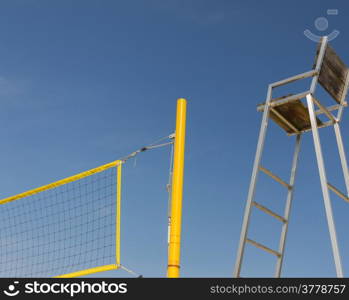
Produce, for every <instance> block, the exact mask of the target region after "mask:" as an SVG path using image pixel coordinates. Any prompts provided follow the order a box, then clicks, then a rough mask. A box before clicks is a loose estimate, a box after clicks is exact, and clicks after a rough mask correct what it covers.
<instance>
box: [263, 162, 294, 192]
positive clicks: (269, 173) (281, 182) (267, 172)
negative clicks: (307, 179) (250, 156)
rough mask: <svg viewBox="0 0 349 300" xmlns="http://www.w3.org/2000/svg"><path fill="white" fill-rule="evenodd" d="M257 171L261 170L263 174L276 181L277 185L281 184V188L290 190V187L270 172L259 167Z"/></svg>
mask: <svg viewBox="0 0 349 300" xmlns="http://www.w3.org/2000/svg"><path fill="white" fill-rule="evenodd" d="M259 170H261V171H262V172H264V173H265V174H267V175H269V176H270V177H271V178H273V179H274V180H275V181H277V182H278V183H280V184H282V185H283V186H285V187H287V188H288V189H291V188H292V187H291V186H290V185H289V184H288V183H287V182H285V181H283V180H282V179H281V178H280V177H278V176H276V175H274V174H273V173H272V172H270V171H269V170H268V169H266V168H264V167H262V166H259Z"/></svg>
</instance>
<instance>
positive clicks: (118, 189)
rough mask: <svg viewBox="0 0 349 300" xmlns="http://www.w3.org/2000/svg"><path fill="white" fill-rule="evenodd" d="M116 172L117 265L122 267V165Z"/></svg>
mask: <svg viewBox="0 0 349 300" xmlns="http://www.w3.org/2000/svg"><path fill="white" fill-rule="evenodd" d="M116 168H117V172H116V176H117V179H116V230H115V233H116V237H115V238H116V240H115V241H116V265H117V266H118V267H120V239H121V238H120V234H121V231H120V223H121V172H122V171H121V170H122V169H121V168H122V163H120V164H119V165H118V166H117V167H116Z"/></svg>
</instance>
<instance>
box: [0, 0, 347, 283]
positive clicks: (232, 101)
mask: <svg viewBox="0 0 349 300" xmlns="http://www.w3.org/2000/svg"><path fill="white" fill-rule="evenodd" d="M328 8H337V9H338V10H339V14H338V16H328V17H327V18H328V20H329V28H328V30H327V31H325V32H319V31H317V29H316V28H315V27H314V20H315V19H316V18H317V17H320V16H326V10H327V9H328ZM348 11H349V5H348V4H347V3H346V2H344V1H331V2H329V1H307V2H306V3H305V2H304V1H298V2H297V1H293V2H287V3H286V2H280V1H263V3H262V1H223V0H215V1H208V0H203V1H198V0H186V1H184V0H172V1H169V0H149V1H140V0H137V1H136V0H129V1H107V0H104V1H87V0H85V1H39V0H37V1H34V0H26V1H24V0H22V1H19V0H12V1H2V2H1V4H0V33H1V43H0V57H1V58H2V59H0V99H1V103H2V105H1V110H0V120H1V123H2V126H0V137H1V140H2V144H1V145H2V147H1V156H0V166H1V170H2V172H0V181H1V192H0V195H1V196H3V197H5V196H9V195H12V194H15V193H18V192H22V191H25V190H27V189H30V188H33V187H37V186H40V185H43V184H46V183H49V182H51V181H53V180H57V179H60V178H63V177H66V176H69V175H72V174H74V173H77V172H80V171H84V170H87V169H89V168H92V167H95V166H98V165H99V164H103V163H106V162H109V161H112V160H115V159H118V158H120V157H123V156H125V155H127V154H129V153H130V152H132V151H134V150H136V149H138V148H140V147H142V146H143V145H146V144H148V143H150V142H152V141H154V140H156V139H158V138H160V137H162V136H166V135H168V134H170V133H172V132H173V130H174V122H175V106H176V99H177V98H179V97H185V98H187V99H188V124H187V128H188V131H187V147H186V168H185V187H184V200H183V201H184V207H183V209H184V211H183V243H182V268H181V271H182V276H185V277H227V276H231V275H232V270H233V266H234V263H235V256H236V250H237V245H238V239H239V235H240V229H241V223H242V215H243V209H244V206H245V201H246V196H247V190H248V185H249V180H250V175H251V171H252V163H253V158H254V154H255V149H256V143H257V136H258V131H259V126H260V119H261V115H260V114H259V113H257V112H256V105H257V104H258V103H261V102H263V101H264V99H265V96H266V89H267V84H268V83H270V82H273V81H276V80H279V79H283V78H285V77H289V76H291V75H294V74H298V73H301V72H305V71H308V70H310V69H311V67H312V63H313V59H314V53H315V47H316V44H315V43H314V42H312V41H310V40H309V39H307V38H306V37H305V36H304V35H303V31H304V30H305V29H310V30H312V31H313V32H314V33H316V34H324V33H326V34H327V33H330V32H331V31H332V30H334V29H337V30H339V31H340V35H339V36H338V37H337V38H336V39H335V40H334V41H333V42H332V45H333V46H334V47H335V48H336V50H337V52H338V53H339V54H340V55H341V57H342V58H343V60H344V61H346V62H349V52H348V46H347V45H348V41H349V39H348V38H347V36H348V34H349V32H347V28H348V18H347V12H348ZM348 119H349V118H347V112H346V111H345V112H344V119H343V122H342V134H343V138H344V143H345V146H346V147H347V149H348V147H349V143H348V138H349V130H347V129H348V122H349V121H348ZM269 129H270V130H269V132H268V137H267V145H266V148H265V152H264V153H265V155H264V157H263V165H265V166H266V167H267V168H268V169H271V170H272V171H274V172H275V173H276V174H278V175H280V176H281V177H283V178H288V176H289V168H290V164H291V156H292V151H293V148H292V147H293V143H294V139H293V138H291V137H288V136H286V135H285V134H284V133H283V132H282V131H281V130H280V129H279V128H278V127H277V126H275V125H274V124H272V123H271V124H270V127H269ZM320 133H321V138H322V144H323V150H324V154H325V156H326V160H325V162H326V166H327V169H328V178H329V181H330V182H333V184H334V185H336V186H338V187H339V188H340V189H341V190H343V191H344V181H343V178H342V173H341V168H340V164H339V158H338V154H337V152H336V148H335V146H336V145H335V138H334V135H333V130H331V129H330V128H329V129H322V130H321V131H320ZM168 166H169V149H166V148H164V149H156V150H153V151H151V152H148V153H144V154H142V155H141V156H139V157H138V159H137V163H136V166H134V163H133V162H132V161H130V162H129V163H128V164H127V165H125V168H124V185H123V207H122V209H123V215H122V222H123V223H122V262H123V264H124V265H125V266H127V267H129V268H130V269H133V270H135V271H136V272H138V273H141V274H143V275H144V276H147V277H149V276H153V277H162V276H165V274H166V264H167V248H166V247H167V245H166V242H167V193H166V188H165V186H166V183H167V176H168ZM296 185H297V187H296V192H295V197H294V202H293V204H294V205H293V210H292V215H291V221H290V226H289V235H288V240H287V245H286V254H285V263H284V269H283V276H288V277H298V276H299V277H301V276H314V277H322V276H323V277H326V276H328V277H331V276H335V269H334V264H333V259H332V254H331V248H330V241H329V236H328V230H327V223H326V219H325V213H324V207H323V200H322V195H321V189H320V184H319V177H318V173H317V166H316V161H315V154H314V151H313V145H312V139H311V135H309V134H306V135H305V136H304V139H303V142H302V151H301V156H300V168H299V172H298V177H297V179H296ZM285 198H286V193H285V191H284V190H282V189H281V188H279V187H278V185H277V184H276V183H274V182H273V181H272V180H270V179H268V178H265V177H264V175H261V176H260V181H259V185H258V189H257V198H256V201H259V202H261V203H264V204H265V205H269V207H271V208H274V209H275V210H276V211H278V212H280V213H281V212H282V209H283V204H284V203H285V200H286V199H285ZM332 203H333V209H334V214H335V221H336V225H337V233H338V239H339V245H340V250H341V253H342V260H343V266H344V272H345V275H346V276H348V274H349V256H347V255H345V254H346V253H348V251H349V242H348V240H347V230H346V228H347V227H348V225H349V219H348V218H347V214H348V213H349V207H348V204H347V203H344V201H343V200H341V199H339V198H338V197H336V196H334V195H333V197H332ZM254 220H255V221H253V222H252V224H251V231H250V233H251V234H250V236H251V237H253V238H254V239H256V240H258V241H260V242H263V243H265V244H267V245H269V246H270V247H273V248H275V245H277V242H278V238H279V232H280V229H281V226H280V224H279V223H278V222H275V221H274V220H272V219H271V218H270V217H269V218H268V217H265V216H263V215H262V214H256V218H255V219H254ZM244 262H245V264H244V268H243V274H244V276H272V275H273V269H274V263H275V259H274V257H270V256H269V254H264V253H263V252H261V251H260V250H259V249H253V248H248V249H247V252H246V259H245V261H244ZM102 276H127V273H125V272H123V271H116V272H108V273H105V274H102Z"/></svg>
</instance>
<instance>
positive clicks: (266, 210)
mask: <svg viewBox="0 0 349 300" xmlns="http://www.w3.org/2000/svg"><path fill="white" fill-rule="evenodd" d="M253 205H254V206H255V207H257V208H259V209H260V210H263V211H264V212H265V213H267V214H268V215H271V216H272V217H274V218H276V219H278V220H279V221H281V222H284V223H286V222H287V220H286V219H285V218H283V217H281V216H280V215H278V214H277V213H274V212H273V211H272V210H270V209H269V208H266V207H265V206H263V205H261V204H259V203H257V202H256V201H253Z"/></svg>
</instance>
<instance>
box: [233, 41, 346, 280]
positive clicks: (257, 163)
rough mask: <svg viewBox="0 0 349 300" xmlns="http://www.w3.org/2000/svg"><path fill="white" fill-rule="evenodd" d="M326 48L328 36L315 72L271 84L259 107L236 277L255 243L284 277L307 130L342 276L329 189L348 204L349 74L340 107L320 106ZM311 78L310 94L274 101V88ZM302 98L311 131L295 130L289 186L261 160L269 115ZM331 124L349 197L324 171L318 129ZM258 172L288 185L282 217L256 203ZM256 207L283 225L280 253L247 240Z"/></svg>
mask: <svg viewBox="0 0 349 300" xmlns="http://www.w3.org/2000/svg"><path fill="white" fill-rule="evenodd" d="M326 47H327V37H324V38H323V39H322V42H321V46H320V50H319V55H318V59H317V62H316V66H315V68H314V70H311V71H308V72H305V73H302V74H299V75H296V76H292V77H290V78H287V79H285V80H281V81H277V82H274V83H272V84H270V85H269V86H268V93H267V98H266V102H265V104H264V105H262V106H260V108H259V110H261V109H263V117H262V123H261V128H260V132H259V138H258V144H257V150H256V155H255V160H254V164H253V170H252V176H251V181H250V187H249V190H248V196H247V202H246V207H245V213H244V217H243V223H242V229H241V235H240V241H239V246H238V251H237V257H236V264H235V269H234V277H240V274H241V267H242V261H243V256H244V250H245V245H246V242H247V243H250V244H252V245H254V246H256V247H258V248H260V249H262V250H265V251H267V252H269V253H271V254H274V255H275V256H276V257H277V264H276V269H275V277H280V275H281V269H282V263H283V258H284V252H285V243H286V236H287V230H288V223H289V222H288V221H289V217H290V211H291V205H292V198H293V193H294V185H295V178H296V171H297V164H298V157H299V152H300V142H301V135H302V133H303V132H305V131H312V135H313V141H314V147H315V154H316V159H317V165H318V169H319V176H320V182H321V189H322V194H323V199H324V205H325V211H326V218H327V224H328V229H329V234H330V239H331V246H332V252H333V257H334V263H335V267H336V274H337V277H343V268H342V263H341V257H340V253H339V247H338V241H337V235H336V229H335V224H334V219H333V211H332V206H331V200H330V194H329V190H332V191H333V192H335V193H336V194H337V195H338V196H340V197H341V198H343V199H344V200H346V201H348V202H349V170H348V164H347V159H346V156H345V151H344V146H343V140H342V136H341V132H340V126H339V122H340V121H341V118H342V114H343V109H344V107H345V106H347V103H346V102H345V98H346V93H347V90H348V86H349V75H348V76H347V79H346V85H345V92H343V95H342V98H341V99H340V102H339V104H338V105H334V106H329V107H325V106H323V105H322V104H321V103H320V101H318V100H317V99H316V98H315V97H314V93H315V89H316V86H317V84H318V77H319V74H320V70H321V66H322V62H323V58H324V55H325V51H326ZM309 77H312V81H311V86H310V89H309V90H308V91H306V92H303V93H300V94H297V95H293V96H288V97H285V98H281V99H280V100H277V101H272V93H273V89H274V88H276V87H279V86H281V85H285V84H288V83H291V82H293V81H296V80H300V79H304V78H309ZM302 98H305V99H306V102H307V106H308V112H309V118H310V123H311V128H310V129H307V130H303V131H299V130H295V129H296V128H294V129H293V130H294V131H295V134H296V146H295V151H294V155H293V162H292V167H291V176H290V180H289V183H286V182H284V181H283V180H282V179H280V178H279V177H278V176H276V175H274V174H273V173H271V172H270V171H269V170H267V169H265V168H264V167H262V166H261V158H262V153H263V147H264V142H265V137H266V132H267V127H268V121H269V114H270V111H273V113H274V114H275V113H277V112H276V110H274V107H276V106H278V105H281V104H284V103H287V102H292V101H296V100H298V99H302ZM314 104H315V105H316V106H318V108H319V110H317V111H315V109H314ZM335 110H337V111H338V112H337V116H336V117H335V116H334V115H333V114H332V113H331V112H332V111H335ZM319 114H325V115H326V116H327V117H328V118H329V121H328V122H325V123H323V124H322V125H321V126H318V124H317V120H316V116H317V115H319ZM279 117H280V116H279ZM281 120H283V121H284V122H285V123H286V124H287V125H288V126H290V128H293V127H294V126H293V125H292V124H290V123H289V122H288V121H287V120H285V119H284V118H281ZM331 125H333V127H334V132H335V135H336V140H337V146H338V151H339V156H340V161H341V166H342V170H343V176H344V180H345V184H346V189H347V194H346V195H345V194H344V193H342V192H340V191H339V190H338V189H337V188H335V187H334V186H333V185H331V184H330V183H329V182H328V181H327V178H326V170H325V165H324V159H323V154H322V149H321V143H320V137H319V132H318V128H320V127H327V126H331ZM259 171H263V172H264V173H266V174H267V175H269V176H271V177H272V178H273V179H275V180H276V181H278V182H279V183H281V184H283V185H284V186H286V188H287V189H288V193H287V199H286V205H285V211H284V216H283V217H281V216H278V215H277V214H276V213H274V212H272V211H271V210H269V209H268V208H266V207H264V206H262V205H260V204H258V203H256V202H254V196H255V192H256V184H257V179H258V173H259ZM253 206H254V207H257V208H259V209H261V210H263V211H264V212H266V213H267V214H269V215H271V216H273V217H275V218H277V219H279V220H280V221H281V222H282V223H283V224H282V231H281V237H280V241H279V249H278V251H275V250H273V249H270V248H268V247H266V246H264V245H262V244H260V243H258V242H256V241H253V240H251V239H249V238H247V232H248V227H249V222H250V216H251V209H252V207H253Z"/></svg>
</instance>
